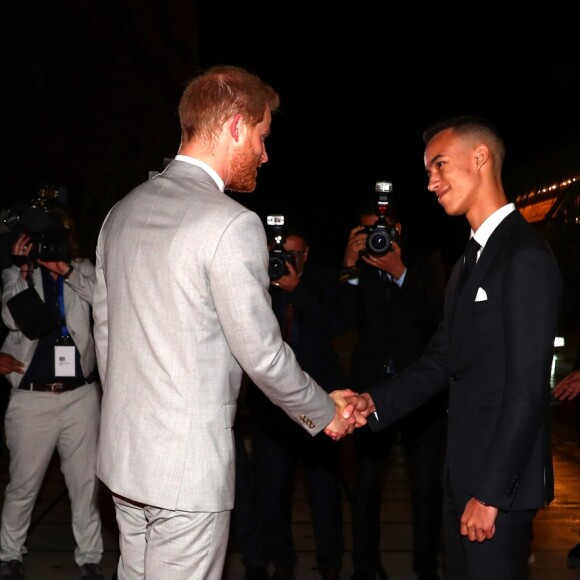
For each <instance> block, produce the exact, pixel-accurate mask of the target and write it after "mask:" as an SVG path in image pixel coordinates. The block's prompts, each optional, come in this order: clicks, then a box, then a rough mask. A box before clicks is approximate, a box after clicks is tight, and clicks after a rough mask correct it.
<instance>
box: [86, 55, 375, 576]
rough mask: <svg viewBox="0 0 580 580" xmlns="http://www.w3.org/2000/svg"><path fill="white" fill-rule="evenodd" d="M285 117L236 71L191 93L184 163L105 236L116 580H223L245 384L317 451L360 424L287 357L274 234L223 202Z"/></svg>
mask: <svg viewBox="0 0 580 580" xmlns="http://www.w3.org/2000/svg"><path fill="white" fill-rule="evenodd" d="M278 104H279V97H278V94H277V93H276V92H275V91H274V90H273V89H272V88H271V87H270V86H268V85H267V84H265V83H264V82H263V81H261V80H260V79H259V78H258V77H256V76H255V75H253V74H251V73H249V72H247V71H245V70H243V69H240V68H237V67H231V66H219V67H214V68H212V69H209V70H208V71H206V72H205V73H204V74H201V75H199V76H197V77H196V78H194V79H193V80H192V81H191V82H190V83H189V84H188V86H187V87H186V89H185V91H184V93H183V96H182V98H181V101H180V104H179V118H180V122H181V129H182V141H181V145H180V149H179V154H178V155H177V156H176V157H175V159H174V160H173V161H171V162H170V163H169V165H168V166H167V167H166V169H165V170H164V171H163V172H162V173H161V174H159V175H157V176H156V177H154V178H153V179H151V180H150V181H148V182H146V183H143V184H142V185H140V186H138V187H137V188H135V189H134V190H133V191H132V192H130V193H129V194H128V195H127V196H126V197H125V198H124V199H122V200H121V201H120V202H118V203H117V204H116V205H115V207H113V209H112V210H111V211H110V212H109V214H108V216H107V217H106V219H105V221H104V223H103V226H102V228H101V232H100V235H99V240H98V244H97V256H96V270H97V287H96V291H95V297H94V319H95V340H96V346H97V358H98V365H99V371H100V373H101V377H102V381H103V402H102V421H101V431H100V443H99V453H98V475H99V477H100V478H101V480H102V481H103V482H104V483H105V484H106V485H107V486H108V487H109V489H110V491H111V492H112V494H113V500H114V503H115V506H116V517H117V522H118V525H119V529H120V549H121V558H120V561H119V566H118V577H119V580H125V579H131V580H134V579H137V578H145V577H147V578H148V579H153V580H155V579H158V578H171V580H179V579H184V580H201V579H210V580H219V579H220V578H221V575H222V569H223V564H224V559H225V555H226V550H227V543H228V533H229V530H228V528H229V520H230V512H231V510H232V508H233V503H234V441H233V437H234V436H233V431H232V427H233V424H234V417H235V415H236V408H237V399H238V393H239V389H240V383H241V378H242V371H243V370H244V371H246V373H247V374H248V376H249V378H250V379H251V380H252V381H253V382H254V383H255V384H256V385H258V386H259V387H260V389H262V391H263V392H264V393H265V394H266V395H267V396H268V398H269V399H270V400H272V401H273V402H274V403H275V404H276V405H279V406H280V407H282V408H283V409H284V411H285V412H286V413H287V414H288V415H289V416H290V417H291V418H292V419H293V420H294V421H296V423H298V424H299V425H301V426H302V427H303V428H304V429H305V430H306V431H307V432H308V433H310V434H311V435H313V436H314V435H315V434H317V433H319V432H320V431H322V430H324V432H325V433H326V434H327V435H329V436H331V437H332V438H334V439H340V438H341V437H343V436H344V435H346V434H348V433H350V432H352V431H353V430H354V428H355V426H359V425H360V424H364V423H365V422H366V419H365V418H364V417H362V416H361V415H360V414H356V413H352V411H353V407H352V405H350V406H347V405H346V400H345V398H344V397H345V395H348V394H352V391H334V392H333V393H331V394H330V395H328V394H327V393H326V392H325V391H324V390H323V389H322V388H321V387H320V386H319V385H318V384H317V383H316V382H314V380H313V379H312V378H311V377H310V376H309V375H308V374H307V373H305V372H304V371H302V369H301V368H300V366H299V365H298V364H297V362H296V359H295V357H294V354H293V352H292V350H291V349H290V348H289V347H288V345H287V344H286V343H285V342H283V340H282V338H281V335H280V329H279V326H278V322H277V319H276V317H275V316H274V313H273V311H272V308H271V303H270V295H269V293H268V288H269V283H270V280H269V276H268V260H269V256H268V246H267V241H266V233H265V231H264V227H263V225H262V222H261V220H260V218H259V217H258V216H257V215H256V214H255V213H254V212H251V211H249V210H248V209H247V208H245V207H244V206H242V205H240V204H239V203H237V202H236V201H234V200H233V199H231V198H230V197H228V196H227V195H225V194H224V190H225V189H229V190H232V191H241V192H250V191H253V190H254V188H255V186H256V175H257V168H258V167H260V166H261V165H262V164H263V163H265V162H266V161H267V160H268V155H267V153H266V148H265V140H266V137H267V136H268V135H269V133H270V123H271V114H272V112H273V111H275V110H276V109H277V107H278Z"/></svg>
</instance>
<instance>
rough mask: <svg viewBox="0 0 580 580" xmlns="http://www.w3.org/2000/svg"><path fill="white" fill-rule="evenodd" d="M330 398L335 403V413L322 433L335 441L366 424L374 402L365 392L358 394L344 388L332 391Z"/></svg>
mask: <svg viewBox="0 0 580 580" xmlns="http://www.w3.org/2000/svg"><path fill="white" fill-rule="evenodd" d="M330 398H331V399H332V400H333V401H334V404H335V405H336V415H335V417H334V419H333V420H332V421H331V422H330V423H329V424H328V425H327V426H326V428H325V429H324V433H325V434H326V435H327V436H328V437H330V438H331V439H334V440H335V441H339V440H340V439H342V438H343V437H345V436H346V435H350V434H351V433H352V432H353V431H354V430H355V429H357V428H359V427H362V426H364V425H366V424H367V419H366V418H367V417H368V415H369V414H370V413H372V412H373V411H374V404H373V403H372V399H371V398H370V395H368V394H367V393H363V394H360V395H359V394H358V393H356V392H355V391H352V390H351V389H344V390H342V391H333V392H332V393H330Z"/></svg>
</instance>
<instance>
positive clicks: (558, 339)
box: [554, 336, 566, 348]
mask: <svg viewBox="0 0 580 580" xmlns="http://www.w3.org/2000/svg"><path fill="white" fill-rule="evenodd" d="M563 346H566V341H565V340H564V337H563V336H557V337H556V338H554V347H555V348H561V347H563Z"/></svg>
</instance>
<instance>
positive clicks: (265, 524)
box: [234, 224, 345, 580]
mask: <svg viewBox="0 0 580 580" xmlns="http://www.w3.org/2000/svg"><path fill="white" fill-rule="evenodd" d="M284 234H285V239H284V241H283V248H284V251H285V253H286V254H287V257H288V258H289V260H288V261H287V262H286V273H285V274H283V275H281V276H280V277H279V278H278V277H276V279H275V280H272V282H271V285H270V294H271V297H272V309H273V310H274V313H275V314H276V317H277V318H278V322H279V323H280V328H281V330H282V336H283V338H284V340H285V341H286V342H287V343H288V344H289V345H290V347H291V348H292V351H293V352H294V354H295V355H296V359H297V360H298V363H299V364H300V366H301V367H302V368H303V369H304V370H305V371H306V372H307V373H308V374H309V375H311V376H312V377H313V378H314V379H315V380H316V381H317V382H318V383H319V384H320V385H321V386H322V387H323V388H326V387H328V388H332V389H337V388H342V387H343V386H344V384H345V377H344V372H343V369H342V366H341V363H340V359H339V356H338V354H337V352H336V351H335V349H334V344H333V340H334V338H335V337H336V336H338V335H339V334H341V333H342V332H343V331H344V329H345V326H344V323H343V320H342V317H341V315H340V309H339V299H338V284H339V273H338V270H337V269H336V268H334V267H332V266H330V265H328V264H325V263H322V262H316V261H313V260H310V259H309V258H308V256H309V245H308V240H307V235H306V233H305V232H303V231H302V230H301V229H299V228H298V227H296V226H295V225H292V224H290V226H288V224H287V225H286V226H285V231H284ZM279 274H282V272H279V273H278V275H279ZM246 401H247V404H248V407H249V409H250V411H249V412H250V426H251V428H250V430H251V442H252V461H253V464H254V469H255V472H254V474H255V482H256V497H257V503H258V506H257V509H258V513H261V523H262V530H263V533H264V536H263V540H264V542H263V543H264V545H265V546H266V548H267V553H268V557H269V561H270V562H271V563H272V564H273V565H274V567H275V572H274V575H273V576H272V578H273V579H274V580H291V579H293V578H294V577H295V573H294V568H295V566H296V563H297V556H296V552H295V548H294V541H293V537H292V493H293V489H292V486H293V482H294V479H295V478H294V470H295V468H296V466H297V465H298V463H300V465H301V467H302V470H303V474H304V479H305V483H306V488H307V492H308V498H309V500H310V508H311V511H312V523H313V532H314V540H315V545H316V554H315V555H316V563H317V566H318V570H319V572H320V575H321V577H322V579H323V580H339V574H340V569H341V567H342V558H343V552H344V538H343V527H342V494H341V489H340V463H339V460H340V457H339V451H340V447H339V446H338V445H337V444H336V442H335V441H332V440H331V439H329V438H328V437H326V436H325V435H324V434H320V435H318V436H316V437H314V439H312V438H311V437H310V436H306V437H304V436H303V435H304V434H303V433H301V429H300V427H298V426H297V425H296V424H295V423H294V422H293V421H291V420H290V419H289V418H288V417H287V416H286V415H285V413H283V412H282V410H281V409H280V408H279V407H277V406H276V405H274V404H273V403H271V402H270V401H269V400H268V399H267V398H266V397H265V396H264V394H263V393H262V392H261V391H260V390H259V389H257V388H256V387H255V385H253V384H250V385H249V386H248V392H247V396H246ZM240 475H242V474H240V472H238V476H240ZM234 511H235V510H234ZM238 534H239V530H238ZM246 546H247V544H246Z"/></svg>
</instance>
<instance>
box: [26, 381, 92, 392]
mask: <svg viewBox="0 0 580 580" xmlns="http://www.w3.org/2000/svg"><path fill="white" fill-rule="evenodd" d="M86 384H87V381H85V380H77V381H67V382H66V383H26V384H25V385H20V386H19V387H18V388H19V389H22V390H24V391H41V392H43V393H64V392H65V391H72V390H73V389H76V388H78V387H82V386H83V385H86Z"/></svg>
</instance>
